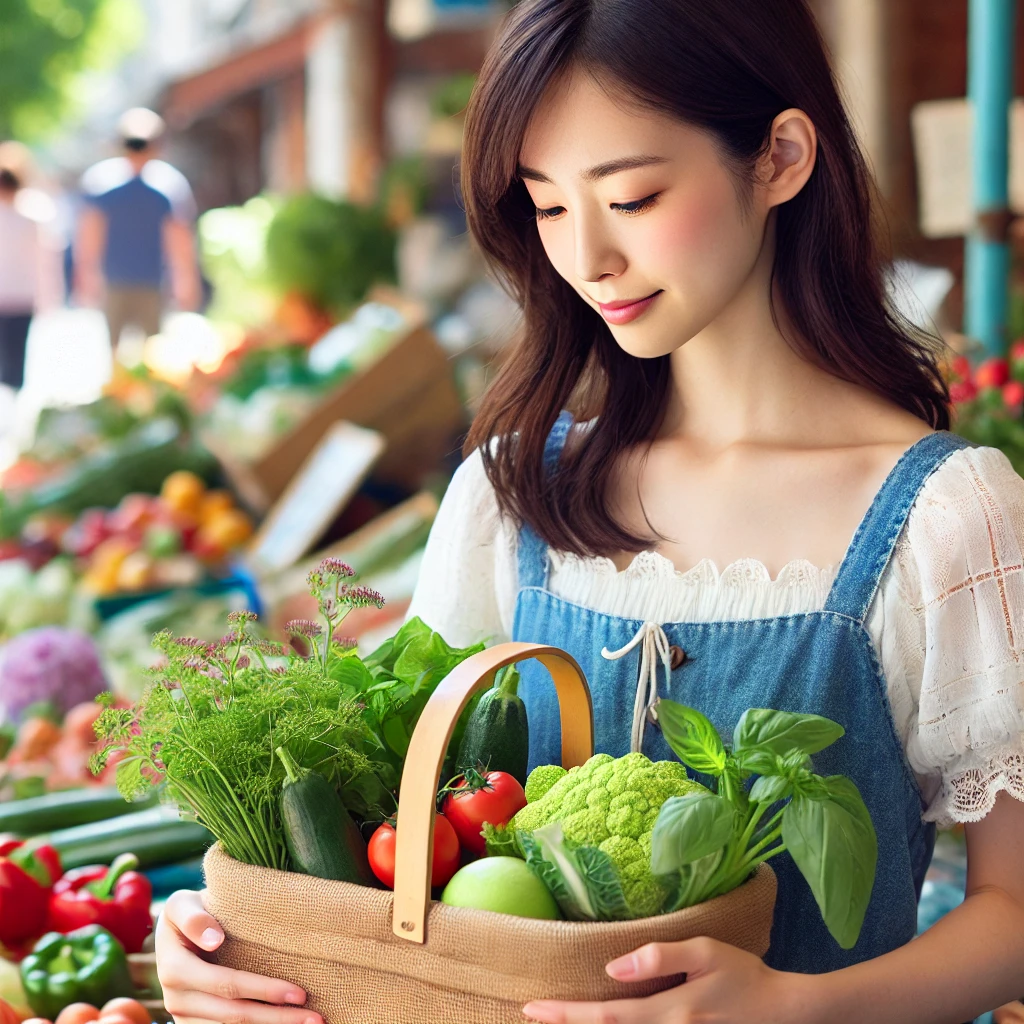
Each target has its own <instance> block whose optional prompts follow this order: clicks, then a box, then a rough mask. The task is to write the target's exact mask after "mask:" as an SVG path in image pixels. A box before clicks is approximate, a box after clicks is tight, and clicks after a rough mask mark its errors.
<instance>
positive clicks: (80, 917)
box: [50, 853, 153, 953]
mask: <svg viewBox="0 0 1024 1024" xmlns="http://www.w3.org/2000/svg"><path fill="white" fill-rule="evenodd" d="M138 866H139V858H138V857H136V856H135V854H134V853H122V854H121V855H120V856H119V857H117V858H116V859H115V860H114V863H113V864H111V865H110V867H109V868H106V867H103V866H101V865H93V866H90V867H84V868H74V869H73V870H71V871H69V872H68V873H67V874H66V875H65V876H64V877H63V878H61V879H60V880H59V881H58V882H57V883H56V884H55V885H54V887H53V895H52V896H51V897H50V929H51V930H52V931H57V932H71V931H74V930H75V929H76V928H81V927H83V926H84V925H87V924H98V925H101V926H102V927H104V928H106V929H107V931H108V932H110V934H111V935H113V936H114V938H116V939H117V940H118V941H119V942H120V943H121V945H122V946H124V949H125V952H126V953H138V952H139V951H140V950H141V949H142V943H143V941H144V940H145V938H146V936H147V935H148V934H149V933H150V932H151V931H152V930H153V918H152V915H151V914H150V909H149V906H150V903H152V901H153V886H152V884H151V883H150V881H149V879H148V878H147V877H146V876H145V875H143V874H140V873H139V872H138V871H135V870H133V869H134V868H137V867H138Z"/></svg>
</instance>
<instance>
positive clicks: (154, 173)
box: [75, 107, 201, 352]
mask: <svg viewBox="0 0 1024 1024" xmlns="http://www.w3.org/2000/svg"><path fill="white" fill-rule="evenodd" d="M163 131H164V122H163V119H162V118H161V117H160V116H159V115H158V114H156V113H154V112H153V111H152V110H146V109H145V108H142V107H136V108H134V109H132V110H129V111H127V112H126V113H125V114H124V115H123V116H122V117H121V119H120V121H119V122H118V132H119V134H120V137H121V143H122V147H123V150H124V155H123V156H120V157H114V158H112V159H109V160H103V161H101V162H100V163H98V164H95V165H93V166H92V167H90V168H89V169H88V170H87V171H86V172H85V174H84V175H83V176H82V183H81V184H82V193H83V196H84V198H85V209H84V210H83V213H82V216H81V218H80V221H79V225H78V234H77V239H76V244H75V293H76V297H77V298H78V300H79V302H81V303H82V304H83V305H90V306H102V307H103V309H104V311H105V313H106V317H107V325H108V327H109V329H110V342H111V346H112V347H113V349H114V351H115V352H116V351H117V346H118V343H119V341H120V338H121V332H122V330H123V328H125V327H127V326H136V327H139V328H141V330H142V331H143V333H144V334H145V335H146V336H149V335H151V334H156V333H158V332H159V330H160V316H161V313H162V312H163V309H164V306H165V300H166V298H167V297H168V294H169V296H170V298H172V299H173V301H174V303H175V305H176V306H177V307H178V308H179V309H184V310H193V309H196V308H197V307H198V305H199V299H200V294H201V292H200V282H199V271H198V266H197V263H196V251H195V239H194V229H193V224H194V221H195V201H194V200H193V198H192V191H191V189H190V188H189V185H188V182H187V181H186V179H185V177H184V175H183V174H182V173H181V172H180V171H178V170H177V169H176V168H174V167H172V166H171V165H170V164H168V163H166V162H165V161H163V160H158V159H157V158H156V157H157V149H158V145H159V141H160V138H161V136H162V135H163Z"/></svg>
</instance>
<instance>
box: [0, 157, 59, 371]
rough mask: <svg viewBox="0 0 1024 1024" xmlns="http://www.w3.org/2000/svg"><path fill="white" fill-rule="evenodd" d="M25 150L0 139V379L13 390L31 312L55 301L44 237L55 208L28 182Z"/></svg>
mask: <svg viewBox="0 0 1024 1024" xmlns="http://www.w3.org/2000/svg"><path fill="white" fill-rule="evenodd" d="M31 168H32V162H31V158H30V156H29V151H28V150H27V149H26V148H25V147H24V146H23V145H21V144H20V143H18V142H4V143H0V383H3V384H6V385H7V386H8V387H11V388H13V389H14V390H15V391H17V390H19V389H20V388H21V386H22V384H23V383H24V379H25V349H26V347H27V343H28V332H29V327H30V325H31V323H32V317H33V315H34V314H35V313H36V312H37V311H38V310H39V309H40V308H41V307H44V306H47V305H53V304H55V303H56V301H57V292H58V290H59V283H58V277H59V267H58V263H57V259H58V256H57V251H56V248H55V246H54V244H53V241H52V239H51V238H49V237H48V236H47V233H46V232H47V225H48V224H49V223H50V222H51V221H52V220H53V218H54V215H55V213H56V207H55V205H54V203H53V201H52V200H51V199H50V197H49V196H48V195H46V193H44V192H41V191H39V190H38V189H35V188H29V187H27V185H28V182H29V179H30V177H31V173H32V170H31Z"/></svg>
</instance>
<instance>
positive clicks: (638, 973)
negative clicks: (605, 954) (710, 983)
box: [605, 938, 719, 981]
mask: <svg viewBox="0 0 1024 1024" xmlns="http://www.w3.org/2000/svg"><path fill="white" fill-rule="evenodd" d="M718 945H719V943H717V942H715V940H714V939H707V938H699V939H687V940H686V941H684V942H649V943H648V944H647V945H646V946H641V947H640V948H639V949H636V950H634V951H633V952H632V953H628V954H627V955H626V956H622V957H619V959H618V960H612V962H611V963H610V964H608V965H607V967H606V968H605V970H607V972H608V973H609V974H610V975H611V976H612V977H613V978H615V980H616V981H644V980H646V979H647V978H662V977H664V976H665V975H667V974H687V975H697V974H701V973H703V972H704V971H706V970H707V968H708V966H709V965H710V964H711V963H712V961H713V959H714V956H715V952H716V947H717V946H718Z"/></svg>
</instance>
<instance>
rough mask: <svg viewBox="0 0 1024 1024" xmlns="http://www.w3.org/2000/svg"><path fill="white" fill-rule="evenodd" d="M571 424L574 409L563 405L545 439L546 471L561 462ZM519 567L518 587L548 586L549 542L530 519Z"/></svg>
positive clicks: (521, 534) (521, 539)
mask: <svg viewBox="0 0 1024 1024" xmlns="http://www.w3.org/2000/svg"><path fill="white" fill-rule="evenodd" d="M571 426H572V413H570V412H568V411H567V410H565V409H563V410H562V411H561V412H560V413H559V414H558V419H556V420H555V425H554V426H553V427H552V428H551V433H550V434H548V439H547V441H545V443H544V472H545V473H547V475H548V476H550V475H551V474H552V473H554V471H555V469H556V468H557V466H558V457H559V456H560V455H561V454H562V449H563V448H564V447H565V439H566V438H567V437H568V436H569V428H570V427H571ZM517 562H518V569H519V589H520V590H522V588H523V587H546V586H547V583H548V570H549V568H550V559H549V558H548V546H547V544H546V543H545V542H544V541H543V540H541V538H540V537H538V536H537V534H536V533H535V532H534V529H533V527H532V526H530V524H529V523H524V524H523V528H522V529H521V530H520V531H519V551H518V555H517Z"/></svg>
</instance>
